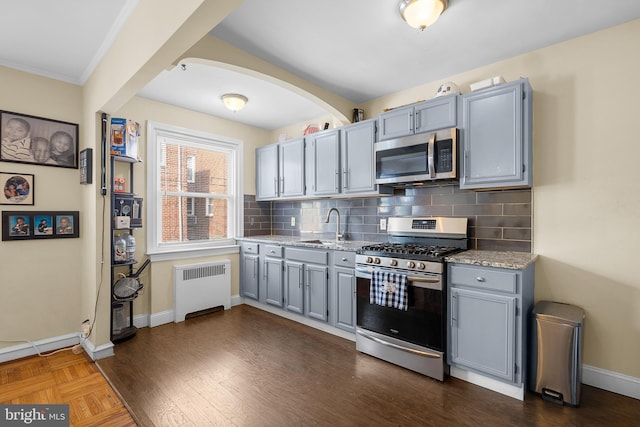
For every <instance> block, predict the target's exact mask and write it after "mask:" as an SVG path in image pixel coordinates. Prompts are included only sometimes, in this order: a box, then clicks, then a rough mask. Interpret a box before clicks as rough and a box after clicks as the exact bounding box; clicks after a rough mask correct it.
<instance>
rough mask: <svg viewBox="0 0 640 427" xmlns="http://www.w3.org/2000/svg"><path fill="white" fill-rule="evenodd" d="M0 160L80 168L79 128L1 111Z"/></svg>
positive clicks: (75, 125)
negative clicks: (0, 138)
mask: <svg viewBox="0 0 640 427" xmlns="http://www.w3.org/2000/svg"><path fill="white" fill-rule="evenodd" d="M0 131H1V134H2V141H1V142H0V160H2V161H3V162H15V163H32V164H36V165H43V166H56V167H61V168H73V169H77V168H78V125H77V124H75V123H68V122H62V121H60V120H53V119H45V118H43V117H36V116H29V115H26V114H20V113H14V112H11V111H0Z"/></svg>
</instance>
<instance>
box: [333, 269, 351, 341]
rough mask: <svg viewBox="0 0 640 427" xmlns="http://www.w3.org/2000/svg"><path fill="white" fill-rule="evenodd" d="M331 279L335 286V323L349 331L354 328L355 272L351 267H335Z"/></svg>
mask: <svg viewBox="0 0 640 427" xmlns="http://www.w3.org/2000/svg"><path fill="white" fill-rule="evenodd" d="M333 280H334V283H335V287H336V304H335V311H336V321H335V322H336V324H335V326H336V327H338V328H340V329H344V330H346V331H349V332H354V331H355V330H356V305H355V301H356V299H355V291H356V273H355V270H354V269H353V268H345V267H335V268H334V274H333Z"/></svg>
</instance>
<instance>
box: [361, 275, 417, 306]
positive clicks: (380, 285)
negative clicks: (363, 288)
mask: <svg viewBox="0 0 640 427" xmlns="http://www.w3.org/2000/svg"><path fill="white" fill-rule="evenodd" d="M369 302H370V303H371V304H378V305H382V306H385V307H393V308H397V309H398V310H407V307H408V298H407V275H406V274H401V273H393V272H389V271H385V270H374V271H373V272H372V273H371V284H370V285H369Z"/></svg>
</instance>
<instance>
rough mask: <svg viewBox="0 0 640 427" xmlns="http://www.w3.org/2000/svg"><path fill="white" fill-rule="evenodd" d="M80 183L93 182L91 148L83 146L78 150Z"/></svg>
mask: <svg viewBox="0 0 640 427" xmlns="http://www.w3.org/2000/svg"><path fill="white" fill-rule="evenodd" d="M79 168H80V184H91V183H92V182H93V150H92V149H91V148H85V149H84V150H82V151H80V162H79Z"/></svg>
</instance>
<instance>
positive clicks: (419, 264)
mask: <svg viewBox="0 0 640 427" xmlns="http://www.w3.org/2000/svg"><path fill="white" fill-rule="evenodd" d="M418 268H419V269H420V270H424V269H425V268H427V266H426V265H425V264H424V262H419V263H418Z"/></svg>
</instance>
